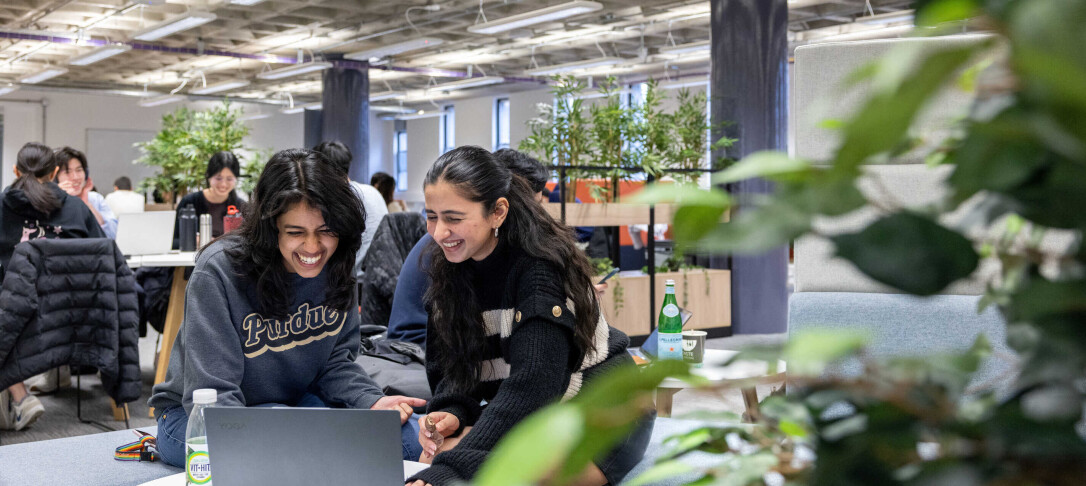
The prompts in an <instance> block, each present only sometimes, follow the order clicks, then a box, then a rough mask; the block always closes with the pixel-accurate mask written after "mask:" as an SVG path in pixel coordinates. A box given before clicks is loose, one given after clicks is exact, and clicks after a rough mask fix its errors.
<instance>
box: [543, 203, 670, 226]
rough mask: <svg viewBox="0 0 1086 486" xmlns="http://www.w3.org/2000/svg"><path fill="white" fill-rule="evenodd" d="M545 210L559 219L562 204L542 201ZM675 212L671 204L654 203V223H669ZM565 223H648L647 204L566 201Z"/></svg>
mask: <svg viewBox="0 0 1086 486" xmlns="http://www.w3.org/2000/svg"><path fill="white" fill-rule="evenodd" d="M543 206H544V207H545V208H546V209H547V212H548V213H550V214H551V216H553V217H554V219H557V220H559V221H561V219H562V204H561V203H544V204H543ZM674 212H675V208H674V205H672V204H657V205H656V224H670V223H671V216H672V214H673V213H674ZM566 224H567V225H569V226H629V225H633V224H649V205H648V204H631V203H584V204H578V203H567V204H566Z"/></svg>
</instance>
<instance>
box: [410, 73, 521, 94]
mask: <svg viewBox="0 0 1086 486" xmlns="http://www.w3.org/2000/svg"><path fill="white" fill-rule="evenodd" d="M504 82H505V78H503V77H501V76H481V77H478V78H467V79H461V80H460V81H453V82H451V83H443V84H435V85H433V86H431V87H430V89H428V90H426V91H427V92H434V91H453V90H457V89H467V88H475V87H479V86H487V85H491V84H498V83H504Z"/></svg>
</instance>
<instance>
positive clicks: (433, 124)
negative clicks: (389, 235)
mask: <svg viewBox="0 0 1086 486" xmlns="http://www.w3.org/2000/svg"><path fill="white" fill-rule="evenodd" d="M457 115H458V116H459V114H457ZM440 120H441V119H440V118H438V117H434V118H420V119H417V120H409V121H408V122H407V191H405V192H404V193H403V194H402V197H403V199H404V200H405V201H408V202H420V201H422V199H423V198H422V180H423V178H425V177H426V171H427V170H428V169H429V168H430V165H432V164H433V163H434V161H435V160H437V157H438V156H439V155H441V153H440V150H439V148H438V143H437V134H438V125H439V123H438V122H439V121H440ZM456 128H460V126H459V124H457V127H456ZM457 135H459V134H457ZM392 174H393V175H395V174H394V173H392Z"/></svg>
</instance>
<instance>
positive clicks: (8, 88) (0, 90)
mask: <svg viewBox="0 0 1086 486" xmlns="http://www.w3.org/2000/svg"><path fill="white" fill-rule="evenodd" d="M15 91H19V87H18V86H16V85H14V84H11V83H8V84H6V85H3V86H0V96H4V95H6V94H10V93H13V92H15Z"/></svg>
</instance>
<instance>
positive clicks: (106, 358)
mask: <svg viewBox="0 0 1086 486" xmlns="http://www.w3.org/2000/svg"><path fill="white" fill-rule="evenodd" d="M135 283H136V281H135V278H134V277H133V276H132V271H131V270H129V268H128V265H127V264H125V260H124V256H123V255H121V252H120V250H118V249H117V245H116V244H114V243H113V240H110V239H108V238H84V239H69V240H48V239H40V240H33V241H29V242H26V243H21V244H19V245H18V246H16V247H15V253H14V254H13V255H12V257H11V261H10V263H9V265H8V270H7V274H6V276H5V277H4V284H3V287H2V288H0V389H2V388H7V387H9V386H11V385H13V384H15V383H18V382H20V381H22V380H25V379H27V378H30V377H31V376H34V375H36V374H38V373H41V372H43V371H46V370H49V369H52V368H56V367H57V366H60V365H64V364H68V365H76V366H93V367H95V368H98V370H99V371H100V372H101V373H102V386H103V387H105V389H106V393H107V394H108V395H109V396H110V398H113V399H114V400H115V401H116V402H117V403H127V402H131V401H134V400H136V399H137V398H139V396H140V364H139V348H138V347H137V340H138V339H139V331H138V330H137V323H138V319H139V316H138V314H139V311H138V309H137V298H136V290H135Z"/></svg>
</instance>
